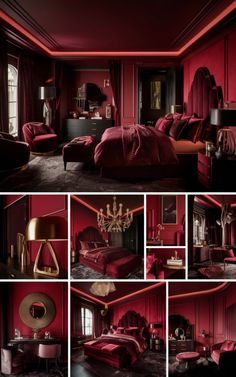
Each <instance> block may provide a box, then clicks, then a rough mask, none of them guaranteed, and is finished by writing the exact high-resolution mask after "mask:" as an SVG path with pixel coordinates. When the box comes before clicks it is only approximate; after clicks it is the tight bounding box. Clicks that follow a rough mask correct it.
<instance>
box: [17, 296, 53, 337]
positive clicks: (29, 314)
mask: <svg viewBox="0 0 236 377" xmlns="http://www.w3.org/2000/svg"><path fill="white" fill-rule="evenodd" d="M55 312H56V310H55V305H54V302H53V301H52V300H51V298H50V297H48V296H47V295H46V294H44V293H30V294H29V295H27V296H26V297H25V298H24V299H23V300H22V302H21V304H20V307H19V314H20V318H21V320H22V322H24V323H25V324H26V325H27V326H29V327H30V328H32V330H33V332H34V338H35V337H37V334H38V332H39V330H40V329H42V328H44V327H46V326H48V325H49V324H50V323H51V322H52V321H53V319H54V317H55Z"/></svg>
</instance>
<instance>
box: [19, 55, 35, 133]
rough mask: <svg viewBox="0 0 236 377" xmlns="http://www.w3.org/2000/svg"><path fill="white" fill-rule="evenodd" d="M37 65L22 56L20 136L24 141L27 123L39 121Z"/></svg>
mask: <svg viewBox="0 0 236 377" xmlns="http://www.w3.org/2000/svg"><path fill="white" fill-rule="evenodd" d="M34 71H35V63H34V59H33V58H32V57H31V56H30V55H28V56H27V55H25V54H24V55H23V54H22V55H20V57H19V72H18V119H19V120H18V135H19V139H20V140H22V139H23V138H22V127H23V125H24V124H25V123H27V122H33V121H37V119H36V105H35V102H36V100H37V90H36V89H37V88H36V85H37V84H36V80H35V75H34Z"/></svg>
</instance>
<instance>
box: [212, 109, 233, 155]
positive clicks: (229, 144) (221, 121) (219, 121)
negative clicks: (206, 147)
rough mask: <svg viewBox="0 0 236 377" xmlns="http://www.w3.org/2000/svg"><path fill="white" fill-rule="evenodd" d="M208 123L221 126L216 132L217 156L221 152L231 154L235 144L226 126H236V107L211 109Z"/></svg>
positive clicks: (231, 133)
mask: <svg viewBox="0 0 236 377" xmlns="http://www.w3.org/2000/svg"><path fill="white" fill-rule="evenodd" d="M210 123H211V124H212V125H214V126H219V127H223V128H221V129H220V130H219V131H218V132H217V148H218V149H217V152H218V155H219V157H220V155H221V154H223V155H224V154H225V155H233V154H234V153H235V146H236V143H235V137H234V134H233V132H232V130H231V129H230V128H228V127H235V126H236V109H228V108H222V109H211V118H210ZM217 152H216V153H217Z"/></svg>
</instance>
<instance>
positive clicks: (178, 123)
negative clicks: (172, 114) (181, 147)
mask: <svg viewBox="0 0 236 377" xmlns="http://www.w3.org/2000/svg"><path fill="white" fill-rule="evenodd" d="M186 125H187V121H186V120H182V119H181V120H179V119H176V120H174V122H173V124H172V126H171V127H170V130H169V135H170V136H171V137H173V139H174V140H179V139H180V138H181V136H182V135H183V133H184V129H185V127H186Z"/></svg>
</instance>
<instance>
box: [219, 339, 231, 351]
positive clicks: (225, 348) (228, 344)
mask: <svg viewBox="0 0 236 377" xmlns="http://www.w3.org/2000/svg"><path fill="white" fill-rule="evenodd" d="M220 350H221V351H233V350H234V342H233V341H232V340H225V341H224V343H222V344H221V347H220Z"/></svg>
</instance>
